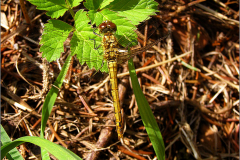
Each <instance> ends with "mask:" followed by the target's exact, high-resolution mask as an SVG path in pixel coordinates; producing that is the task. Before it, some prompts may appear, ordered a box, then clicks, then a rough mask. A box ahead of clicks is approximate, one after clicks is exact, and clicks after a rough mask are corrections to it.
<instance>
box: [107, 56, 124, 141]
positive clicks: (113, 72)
mask: <svg viewBox="0 0 240 160" xmlns="http://www.w3.org/2000/svg"><path fill="white" fill-rule="evenodd" d="M108 70H109V76H110V83H111V90H112V97H113V106H114V113H115V118H116V128H117V133H118V138H119V139H121V138H123V129H122V128H123V125H122V122H123V121H122V114H121V107H120V103H119V95H118V83H117V62H116V61H114V60H110V61H108Z"/></svg>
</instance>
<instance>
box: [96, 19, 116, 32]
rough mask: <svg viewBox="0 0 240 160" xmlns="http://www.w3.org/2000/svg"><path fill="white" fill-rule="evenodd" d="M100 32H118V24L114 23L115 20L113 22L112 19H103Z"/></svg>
mask: <svg viewBox="0 0 240 160" xmlns="http://www.w3.org/2000/svg"><path fill="white" fill-rule="evenodd" d="M98 28H99V32H100V33H101V34H102V33H113V32H116V30H117V26H116V24H114V23H113V22H111V21H110V20H106V21H103V22H102V23H101V24H100V25H99V27H98Z"/></svg>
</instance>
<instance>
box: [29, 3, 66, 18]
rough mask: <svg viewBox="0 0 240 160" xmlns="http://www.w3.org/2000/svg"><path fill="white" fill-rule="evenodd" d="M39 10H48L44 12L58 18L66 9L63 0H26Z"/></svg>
mask: <svg viewBox="0 0 240 160" xmlns="http://www.w3.org/2000/svg"><path fill="white" fill-rule="evenodd" d="M28 1H29V2H31V3H32V4H34V5H36V6H37V9H39V10H46V11H48V12H47V13H46V14H47V15H48V16H50V17H52V18H59V17H60V16H63V14H64V13H65V12H66V11H67V10H68V7H67V5H66V3H65V0H28Z"/></svg>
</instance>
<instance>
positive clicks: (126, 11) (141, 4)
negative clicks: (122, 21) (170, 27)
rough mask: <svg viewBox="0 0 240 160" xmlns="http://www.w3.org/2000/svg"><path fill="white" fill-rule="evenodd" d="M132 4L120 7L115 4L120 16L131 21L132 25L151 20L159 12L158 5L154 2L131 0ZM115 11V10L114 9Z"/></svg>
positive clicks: (149, 0)
mask: <svg viewBox="0 0 240 160" xmlns="http://www.w3.org/2000/svg"><path fill="white" fill-rule="evenodd" d="M129 2H131V4H129V3H128V4H127V6H126V5H120V4H115V6H116V9H117V10H118V14H119V16H124V17H126V18H127V19H129V20H130V21H131V22H132V24H134V25H138V24H139V23H140V22H142V21H145V20H147V19H149V18H150V17H149V16H151V15H155V12H158V10H157V7H158V3H157V2H155V1H154V0H140V1H139V0H131V1H129ZM113 10H114V9H113Z"/></svg>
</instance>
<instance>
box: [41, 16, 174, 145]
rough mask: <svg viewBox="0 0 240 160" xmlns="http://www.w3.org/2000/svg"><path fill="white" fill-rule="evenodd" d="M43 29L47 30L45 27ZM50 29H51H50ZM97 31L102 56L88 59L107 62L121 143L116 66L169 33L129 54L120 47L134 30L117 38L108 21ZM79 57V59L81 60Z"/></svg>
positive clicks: (83, 61)
mask: <svg viewBox="0 0 240 160" xmlns="http://www.w3.org/2000/svg"><path fill="white" fill-rule="evenodd" d="M45 29H46V30H48V28H47V27H46V28H45ZM50 29H51V27H50ZM98 30H99V33H100V34H101V35H103V36H101V35H99V36H100V37H101V38H102V42H101V43H102V44H101V45H102V48H103V55H100V54H99V56H96V57H92V59H90V61H94V59H95V60H96V62H99V59H100V60H102V59H103V61H102V64H103V62H104V61H105V62H107V67H108V71H109V77H110V84H111V93H112V97H113V98H112V99H113V107H114V112H115V123H116V131H117V134H118V138H119V140H120V141H121V142H122V140H123V118H122V117H123V116H122V115H123V113H122V110H121V106H120V102H119V94H118V83H117V66H118V64H121V63H123V62H125V61H127V60H129V59H131V58H132V57H134V56H135V55H137V54H140V53H142V52H144V51H146V50H148V49H149V48H151V47H152V46H153V45H156V44H157V43H158V42H160V41H162V40H163V39H165V38H166V37H167V36H168V35H169V33H168V34H167V35H166V36H164V37H162V38H160V39H158V40H156V41H155V42H152V43H150V44H148V45H146V46H145V47H142V48H139V49H134V50H131V52H130V53H129V52H128V51H126V50H123V49H122V48H121V47H120V46H124V45H122V43H125V44H128V42H125V40H128V39H131V38H132V37H134V36H133V34H132V33H133V32H134V30H129V33H126V34H125V33H124V34H125V35H124V36H122V37H117V35H115V32H117V26H116V24H115V23H113V22H112V21H110V20H105V21H103V22H102V23H101V24H100V25H99V26H98ZM52 32H54V33H56V34H58V37H61V36H64V35H63V34H62V35H61V34H60V33H58V31H52ZM95 35H96V34H95ZM129 36H130V37H131V36H132V37H131V38H128V37H129ZM76 37H77V36H73V38H75V39H73V38H72V40H71V42H72V41H73V42H74V43H77V42H78V41H77V40H78V39H77V38H76ZM96 37H97V36H96ZM47 38H52V39H51V41H50V42H52V40H55V39H56V40H55V41H56V42H58V41H57V38H56V37H46V39H47ZM121 38H122V39H121ZM88 42H89V44H92V45H93V44H94V43H90V41H88ZM121 42H122V43H121ZM130 43H131V44H130V45H132V42H130ZM89 44H88V46H89ZM51 45H52V44H51V43H48V45H46V46H45V47H49V48H50V51H51V50H53V49H54V48H53V49H51ZM75 45H76V44H75ZM78 46H80V44H78ZM125 46H128V45H125ZM91 48H92V47H91ZM125 49H126V47H125ZM73 50H74V49H73ZM78 50H79V49H78ZM92 51H93V49H92V50H91V52H92ZM84 53H88V52H87V51H86V52H84ZM77 57H78V55H77ZM79 57H80V58H81V60H80V58H79ZM79 57H78V59H79V61H80V63H81V64H83V63H85V62H86V63H87V62H90V61H89V59H88V58H87V57H86V58H85V57H84V55H81V56H79ZM89 67H90V66H89ZM90 68H91V67H90Z"/></svg>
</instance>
